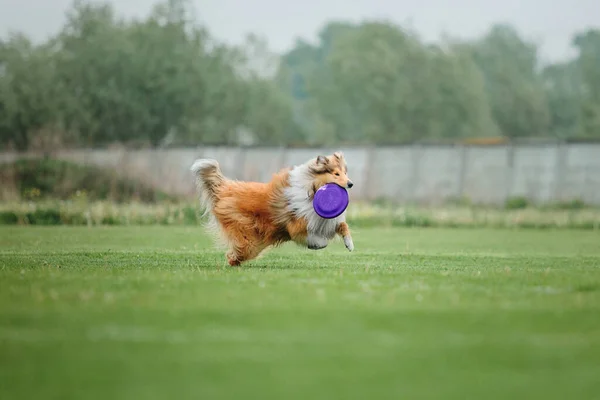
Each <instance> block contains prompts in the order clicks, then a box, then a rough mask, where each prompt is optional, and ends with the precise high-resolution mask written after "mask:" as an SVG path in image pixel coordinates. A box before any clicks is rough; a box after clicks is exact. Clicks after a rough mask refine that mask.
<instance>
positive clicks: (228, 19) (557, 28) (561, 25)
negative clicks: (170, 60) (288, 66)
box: [0, 0, 600, 61]
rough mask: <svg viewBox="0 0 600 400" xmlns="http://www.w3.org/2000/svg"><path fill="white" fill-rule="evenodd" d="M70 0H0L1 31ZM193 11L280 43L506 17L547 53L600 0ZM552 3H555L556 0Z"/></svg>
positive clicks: (48, 25)
mask: <svg viewBox="0 0 600 400" xmlns="http://www.w3.org/2000/svg"><path fill="white" fill-rule="evenodd" d="M155 2H156V1H155V0H121V1H112V3H113V4H115V5H116V8H117V10H119V12H121V13H123V14H125V15H130V16H133V15H137V16H143V15H146V14H147V13H148V12H149V10H150V9H151V7H152V5H153V4H154V3H155ZM70 4H71V0H0V35H5V34H6V33H7V32H9V31H11V30H18V31H21V32H25V33H27V34H29V35H30V36H31V37H32V38H34V39H36V40H40V39H43V38H45V37H47V36H48V35H51V34H53V33H55V32H56V31H57V30H58V29H59V27H60V26H61V24H62V23H63V21H64V12H65V10H66V9H67V8H68V6H69V5H70ZM194 4H195V7H196V11H197V13H198V15H199V17H200V19H201V21H203V22H204V24H205V25H206V26H207V27H208V28H209V30H210V31H211V32H212V33H213V35H215V36H216V37H217V38H220V39H221V40H224V41H226V42H229V43H240V42H241V41H242V40H243V38H244V37H245V35H246V34H247V33H250V32H254V33H257V34H259V35H261V36H263V37H265V38H266V39H267V40H268V42H269V45H270V47H271V48H272V49H273V50H276V51H280V52H281V51H285V50H287V49H289V48H290V47H291V46H292V45H293V43H294V41H295V39H296V38H297V37H302V38H305V39H309V40H314V38H315V35H316V33H317V32H318V30H319V29H320V28H321V27H322V26H323V25H324V24H325V23H326V22H327V21H329V20H331V19H343V20H352V21H360V20H361V19H364V18H369V19H372V18H386V19H390V20H392V21H394V22H397V23H400V24H409V25H410V26H411V27H412V28H413V29H414V30H416V31H417V32H418V33H419V34H420V35H421V37H422V38H423V39H425V40H427V41H434V40H436V39H437V38H439V36H440V34H441V33H442V32H447V33H449V34H450V35H451V36H457V37H463V38H470V37H474V36H477V35H480V34H481V33H483V32H484V31H485V30H486V29H488V28H489V26H490V25H491V24H492V23H494V22H509V23H511V24H513V25H514V26H516V27H517V29H518V30H519V31H520V32H521V33H522V34H523V35H525V36H526V37H527V38H529V39H532V40H534V41H536V42H538V43H539V44H540V45H541V56H542V57H543V59H544V60H546V61H548V60H557V59H564V58H566V57H569V56H571V55H572V54H573V53H572V50H570V40H571V36H572V34H573V33H574V32H577V31H581V30H583V29H585V28H588V27H600V0H520V1H519V0H296V1H292V0H287V1H286V0H194ZM551 4H552V5H551Z"/></svg>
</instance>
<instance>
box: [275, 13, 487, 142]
mask: <svg viewBox="0 0 600 400" xmlns="http://www.w3.org/2000/svg"><path fill="white" fill-rule="evenodd" d="M320 36H321V43H320V46H319V47H318V48H313V47H311V46H309V45H306V44H304V43H299V45H298V46H297V47H296V48H295V49H294V50H293V51H292V52H290V53H289V54H287V56H286V58H285V59H286V61H287V66H288V67H290V68H291V69H292V70H293V71H292V72H293V73H295V74H297V75H299V76H300V77H301V78H302V86H301V90H298V89H297V88H296V87H292V93H293V94H294V96H295V97H296V99H297V100H303V101H304V102H305V103H306V107H305V109H304V111H305V114H304V116H305V117H308V118H309V119H310V120H311V121H312V125H310V126H311V128H312V129H311V134H312V137H313V140H314V141H316V142H319V143H330V142H335V141H347V142H352V143H367V142H375V143H400V142H406V141H414V140H419V139H426V138H440V137H465V136H481V135H489V134H490V133H492V132H493V128H494V123H493V121H492V119H491V115H490V110H489V107H488V106H487V103H486V101H485V100H486V98H485V92H484V88H483V81H482V76H481V74H480V73H479V70H478V68H477V66H476V65H475V64H474V63H473V61H472V60H471V58H470V55H469V53H468V52H467V51H465V50H464V49H462V48H460V47H459V46H448V48H447V49H445V50H443V51H442V50H441V49H439V48H428V47H425V46H424V45H423V44H422V43H421V42H420V41H419V40H418V38H416V37H415V36H414V35H412V34H410V33H407V32H404V31H402V30H401V29H399V28H398V27H397V26H395V25H393V24H388V23H378V22H370V23H364V24H362V25H359V26H350V25H344V24H331V25H328V26H327V27H325V29H324V30H323V31H322V33H321V35H320Z"/></svg>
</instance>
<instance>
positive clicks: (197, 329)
mask: <svg viewBox="0 0 600 400" xmlns="http://www.w3.org/2000/svg"><path fill="white" fill-rule="evenodd" d="M202 232H203V231H202V229H201V228H196V227H187V228H186V227H157V226H155V227H143V228H141V227H140V228H131V227H112V228H109V227H95V228H74V227H53V228H39V227H38V228H33V227H10V228H7V227H1V228H0V398H1V399H7V400H9V399H11V400H12V399H103V400H106V399H144V400H147V399H184V398H190V399H191V398H193V399H217V398H218V399H231V398H236V399H250V398H257V399H334V398H335V399H383V398H390V399H417V398H435V399H449V398H456V399H467V398H468V399H515V398H519V399H533V398H540V399H578V400H581V399H592V398H600V394H599V393H600V233H598V232H594V231H567V230H561V231H550V230H546V231H536V230H527V231H516V230H514V231H513V230H476V229H454V230H453V229H386V230H383V229H357V230H355V231H354V242H355V244H356V251H355V252H354V253H348V252H346V250H345V249H344V248H343V245H342V244H341V243H334V244H333V245H332V246H331V247H330V248H328V249H326V250H324V251H320V252H312V251H309V250H304V249H301V248H298V247H295V246H293V245H289V246H284V247H283V248H281V249H276V250H273V251H271V252H270V253H268V254H267V255H266V256H265V257H263V258H262V259H259V260H256V261H254V262H252V263H250V264H248V265H247V266H244V267H241V268H230V267H228V266H226V265H225V262H224V257H223V253H222V252H220V251H216V250H215V249H213V248H212V247H211V245H210V241H209V240H208V239H207V238H206V236H204V234H203V233H202Z"/></svg>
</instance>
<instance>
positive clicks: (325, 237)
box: [285, 165, 346, 248]
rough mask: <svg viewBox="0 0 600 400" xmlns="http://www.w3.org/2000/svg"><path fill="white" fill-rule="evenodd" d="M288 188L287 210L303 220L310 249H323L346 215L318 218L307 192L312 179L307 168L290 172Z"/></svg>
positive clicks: (297, 168) (302, 167)
mask: <svg viewBox="0 0 600 400" xmlns="http://www.w3.org/2000/svg"><path fill="white" fill-rule="evenodd" d="M289 183H290V186H289V187H288V188H286V190H285V196H286V197H287V199H288V208H289V210H290V211H291V212H292V213H294V214H295V215H296V216H297V217H298V218H305V219H306V221H307V223H308V226H307V230H308V238H307V242H308V245H309V247H311V248H323V247H325V246H326V245H327V242H328V241H329V240H331V239H333V238H334V237H335V234H336V229H337V227H338V225H339V224H340V222H344V221H345V220H346V213H345V212H344V213H342V214H341V215H340V216H338V217H336V218H332V219H326V218H322V217H320V216H319V215H318V214H317V213H316V212H315V210H314V208H313V204H312V199H311V198H310V196H309V190H310V187H311V185H312V177H311V175H310V173H309V172H308V167H306V166H304V165H301V166H299V167H296V168H294V169H293V170H292V171H290V176H289Z"/></svg>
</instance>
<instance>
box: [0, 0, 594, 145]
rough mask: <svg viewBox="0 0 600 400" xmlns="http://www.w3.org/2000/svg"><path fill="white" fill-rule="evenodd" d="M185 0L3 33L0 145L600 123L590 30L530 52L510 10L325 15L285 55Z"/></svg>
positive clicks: (527, 130) (496, 130) (382, 140)
mask: <svg viewBox="0 0 600 400" xmlns="http://www.w3.org/2000/svg"><path fill="white" fill-rule="evenodd" d="M191 4H192V2H191V1H190V0H164V1H163V2H162V3H159V4H157V5H156V6H155V7H154V9H153V10H152V12H151V13H150V14H149V15H148V17H147V18H144V19H139V20H128V19H124V18H122V17H120V16H119V15H118V14H117V13H116V12H115V10H114V9H113V6H112V5H111V3H108V2H106V3H103V2H96V1H92V0H75V1H74V3H73V6H72V7H71V9H70V10H69V11H68V13H67V15H66V22H65V24H64V26H63V27H62V29H61V30H60V32H59V33H58V34H57V35H56V36H55V37H52V38H50V39H49V40H48V41H47V42H45V43H41V44H34V43H32V42H31V41H30V40H29V39H28V38H27V37H25V36H23V35H20V34H16V35H13V36H9V37H8V38H6V39H5V40H0V146H3V147H5V148H14V149H18V150H31V149H33V150H42V151H46V152H49V151H51V150H53V149H55V148H60V147H63V146H68V145H72V146H87V147H93V146H105V145H108V144H110V143H112V142H120V143H126V144H128V145H130V146H133V145H136V146H153V147H160V146H169V145H197V144H205V145H210V144H212V145H223V144H226V145H240V144H242V145H246V144H249V145H254V144H259V145H296V144H310V145H333V144H339V143H349V144H367V143H368V144H388V143H407V142H415V141H423V140H440V139H447V140H458V139H461V138H472V137H488V136H504V137H508V138H516V137H531V136H549V137H556V138H564V139H568V138H575V137H578V136H585V137H600V92H599V89H598V88H599V87H600V73H599V72H598V71H600V57H599V54H600V31H598V30H593V29H592V30H588V31H586V32H583V33H581V34H579V35H577V36H576V37H575V38H574V40H573V45H574V46H575V47H576V48H577V50H578V52H579V54H578V57H577V58H576V59H574V60H569V61H567V62H564V63H557V64H553V65H546V66H541V65H540V62H539V60H538V56H537V46H536V44H534V43H531V42H528V41H527V40H525V39H524V38H522V37H521V36H520V34H519V33H518V32H517V31H516V30H515V29H513V28H512V27H510V26H507V25H496V26H493V27H491V29H490V30H489V31H488V32H487V33H486V34H485V35H484V36H483V37H481V38H479V39H476V40H472V41H457V40H442V41H440V43H438V44H436V45H429V44H426V43H424V42H423V41H422V40H421V39H420V38H419V37H417V36H416V35H415V34H413V33H412V32H410V31H407V30H405V29H403V27H401V26H397V25H395V24H392V23H388V22H377V21H371V22H364V23H360V24H355V23H348V22H343V21H334V22H330V23H328V24H327V25H325V26H324V27H323V29H321V31H320V32H319V35H318V37H319V41H318V43H317V44H309V43H307V42H305V41H302V40H299V41H298V42H297V43H296V45H295V46H294V48H292V49H291V50H290V51H289V52H287V53H286V54H282V55H277V54H274V53H272V52H271V51H270V50H269V48H268V44H267V43H266V41H265V40H264V39H262V38H260V37H257V36H255V35H249V36H248V38H247V40H246V42H245V43H244V44H243V45H241V46H237V47H232V46H225V45H223V44H222V43H219V42H218V41H216V40H215V39H214V38H213V37H212V36H211V35H210V33H209V32H208V31H207V30H206V29H205V28H204V27H203V26H202V24H200V23H199V22H198V20H197V18H196V14H195V13H194V11H193V7H192V6H191Z"/></svg>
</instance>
